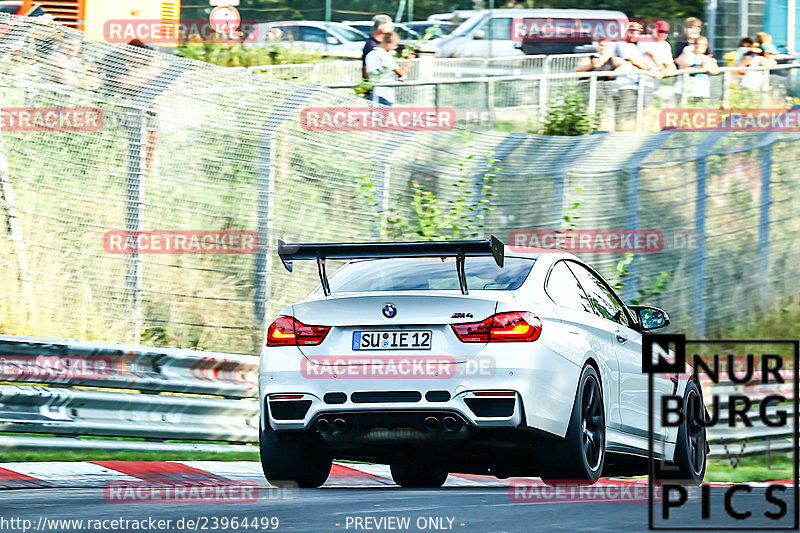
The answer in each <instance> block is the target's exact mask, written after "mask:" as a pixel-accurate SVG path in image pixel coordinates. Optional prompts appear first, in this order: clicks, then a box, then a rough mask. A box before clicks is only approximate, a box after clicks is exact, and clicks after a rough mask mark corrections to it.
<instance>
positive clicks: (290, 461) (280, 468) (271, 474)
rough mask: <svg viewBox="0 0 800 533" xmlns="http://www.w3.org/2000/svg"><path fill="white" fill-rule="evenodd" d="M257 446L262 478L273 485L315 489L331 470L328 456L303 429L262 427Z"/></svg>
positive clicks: (323, 481)
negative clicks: (290, 430) (290, 429)
mask: <svg viewBox="0 0 800 533" xmlns="http://www.w3.org/2000/svg"><path fill="white" fill-rule="evenodd" d="M259 448H260V452H261V467H262V468H263V470H264V477H266V478H267V481H269V482H270V484H272V485H275V486H276V487H292V486H295V487H300V488H316V487H319V486H321V485H323V484H324V483H325V481H326V480H327V479H328V476H329V475H330V473H331V466H332V464H333V459H332V457H331V456H330V455H328V454H327V453H325V452H324V451H323V450H321V449H320V448H319V447H318V446H314V443H313V442H311V441H310V440H309V436H308V435H306V434H305V433H303V432H294V431H292V432H279V431H275V430H273V429H272V428H266V429H262V430H261V431H260V439H259Z"/></svg>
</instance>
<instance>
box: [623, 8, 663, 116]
mask: <svg viewBox="0 0 800 533" xmlns="http://www.w3.org/2000/svg"><path fill="white" fill-rule="evenodd" d="M643 29H644V28H643V27H642V25H641V24H639V23H638V22H631V23H630V24H628V30H627V31H626V32H625V40H624V41H620V42H618V43H617V47H616V50H615V51H614V55H616V56H617V57H621V58H622V59H625V60H627V61H628V62H630V63H632V64H633V66H634V67H636V68H638V69H640V70H645V71H648V72H651V73H652V74H653V75H654V76H656V77H658V78H661V75H662V74H661V70H660V69H658V68H656V67H655V66H653V65H652V64H650V63H649V62H648V61H647V60H646V59H645V57H644V54H642V52H641V50H639V48H638V46H637V43H638V42H639V37H641V36H642V30H643ZM642 84H643V85H644V89H645V102H644V105H645V106H647V104H649V103H650V102H649V100H650V98H649V96H650V95H651V94H652V92H653V78H652V77H651V76H646V77H645V79H644V80H642ZM638 88H639V76H638V75H625V76H617V96H616V100H617V105H616V113H615V114H616V119H617V129H618V130H620V129H621V130H629V129H631V121H632V120H635V119H636V96H637V90H638Z"/></svg>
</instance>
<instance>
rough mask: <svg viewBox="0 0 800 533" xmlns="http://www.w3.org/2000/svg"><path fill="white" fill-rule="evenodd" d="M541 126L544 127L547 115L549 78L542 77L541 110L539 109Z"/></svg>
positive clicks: (540, 90)
mask: <svg viewBox="0 0 800 533" xmlns="http://www.w3.org/2000/svg"><path fill="white" fill-rule="evenodd" d="M538 115H539V116H538V119H539V128H540V130H541V129H542V128H544V121H545V117H546V116H547V79H546V78H542V79H540V80H539V110H538Z"/></svg>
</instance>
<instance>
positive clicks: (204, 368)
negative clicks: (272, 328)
mask: <svg viewBox="0 0 800 533" xmlns="http://www.w3.org/2000/svg"><path fill="white" fill-rule="evenodd" d="M257 373H258V358H257V357H254V356H251V355H237V354H226V353H215V352H199V351H193V350H182V349H173V348H150V347H145V346H128V345H117V344H108V343H102V342H86V341H75V340H63V339H42V338H33V337H16V336H9V335H0V432H6V433H42V434H56V435H62V436H65V437H78V436H98V437H127V438H144V439H148V440H149V441H148V442H142V441H108V440H88V439H70V438H64V437H56V438H49V439H45V438H37V437H22V436H18V435H0V447H4V446H5V447H9V446H19V447H22V448H44V447H50V448H59V449H64V448H80V447H84V448H104V449H146V450H165V449H174V450H176V451H181V450H198V451H242V450H243V449H246V448H242V447H241V446H225V445H211V444H196V443H172V442H163V441H167V440H171V439H175V440H194V441H222V442H234V443H251V442H257V441H258V414H259V412H258V402H257V400H255V399H254V398H255V397H256V396H257V390H258V386H257ZM88 387H92V388H102V389H103V390H86V388H88ZM152 441H162V442H152ZM120 442H124V444H120Z"/></svg>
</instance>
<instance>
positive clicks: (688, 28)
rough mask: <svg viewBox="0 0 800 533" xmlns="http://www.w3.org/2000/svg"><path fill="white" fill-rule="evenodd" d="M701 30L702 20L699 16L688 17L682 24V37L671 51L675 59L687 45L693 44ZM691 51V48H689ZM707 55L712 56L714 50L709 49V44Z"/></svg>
mask: <svg viewBox="0 0 800 533" xmlns="http://www.w3.org/2000/svg"><path fill="white" fill-rule="evenodd" d="M702 31H703V21H702V20H700V19H699V18H695V17H689V18H688V19H686V21H685V22H684V24H683V32H684V34H685V35H684V37H683V38H682V39H681V40H680V41H678V42H677V43H676V44H675V49H674V50H673V53H674V54H675V59H678V57H680V55H681V54H682V53H683V51H684V49H686V47H687V46H694V43H695V41H696V40H697V38H698V37H700V32H702ZM689 51H690V52H691V48H690V49H689ZM706 54H707V55H710V56H713V55H714V51H713V50H711V45H709V47H708V51H707V52H706Z"/></svg>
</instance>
